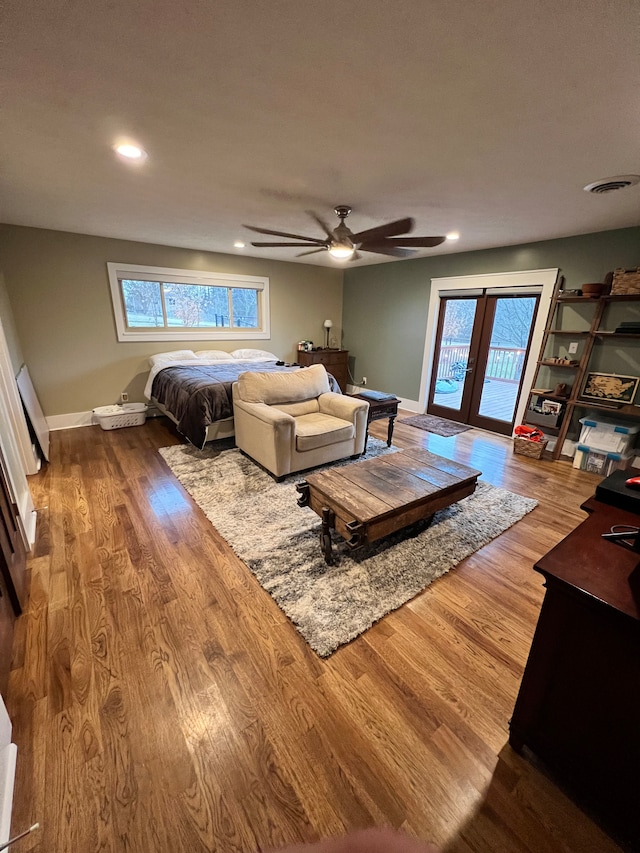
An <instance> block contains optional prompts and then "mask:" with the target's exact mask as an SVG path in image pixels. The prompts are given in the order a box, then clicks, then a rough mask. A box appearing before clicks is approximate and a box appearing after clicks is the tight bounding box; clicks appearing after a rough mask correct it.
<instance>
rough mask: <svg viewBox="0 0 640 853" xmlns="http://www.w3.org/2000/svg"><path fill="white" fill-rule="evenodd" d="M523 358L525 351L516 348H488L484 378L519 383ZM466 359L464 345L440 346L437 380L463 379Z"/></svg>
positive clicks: (466, 348)
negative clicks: (462, 370) (462, 373)
mask: <svg viewBox="0 0 640 853" xmlns="http://www.w3.org/2000/svg"><path fill="white" fill-rule="evenodd" d="M525 356H526V350H524V349H519V348H517V347H489V358H488V359H487V369H486V371H485V378H486V379H504V380H506V381H507V382H519V381H520V377H521V376H522V370H523V368H524V360H525ZM468 359H469V347H468V346H466V345H464V344H445V345H443V346H441V347H440V361H439V363H438V377H437V378H438V379H451V378H463V377H462V375H461V369H464V368H466V366H467V361H468ZM454 365H455V366H454Z"/></svg>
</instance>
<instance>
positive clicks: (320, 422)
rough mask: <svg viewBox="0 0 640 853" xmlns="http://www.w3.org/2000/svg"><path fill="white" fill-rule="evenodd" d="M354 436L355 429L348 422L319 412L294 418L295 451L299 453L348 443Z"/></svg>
mask: <svg viewBox="0 0 640 853" xmlns="http://www.w3.org/2000/svg"><path fill="white" fill-rule="evenodd" d="M355 434H356V431H355V428H354V426H353V424H352V423H349V421H343V420H341V419H340V418H334V417H333V416H332V415H324V414H322V413H321V412H318V413H317V414H312V415H300V417H298V418H296V450H297V451H299V452H300V453H304V451H305V450H315V449H316V448H318V447H327V446H328V445H329V444H337V443H338V442H339V441H349V440H350V439H353V437H354V436H355Z"/></svg>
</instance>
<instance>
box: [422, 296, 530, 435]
mask: <svg viewBox="0 0 640 853" xmlns="http://www.w3.org/2000/svg"><path fill="white" fill-rule="evenodd" d="M539 300H540V296H539V295H538V294H535V295H532V294H531V293H529V294H526V295H522V296H514V295H511V294H510V295H508V296H506V295H505V296H500V295H498V294H488V293H486V292H477V291H476V292H475V293H474V295H473V296H472V295H461V296H444V297H442V299H441V304H440V314H439V318H438V329H437V335H436V346H435V353H434V357H433V367H432V371H431V386H430V388H429V396H428V405H427V411H428V412H429V413H430V414H433V415H439V416H440V417H443V418H448V419H449V420H453V421H459V422H460V423H465V424H469V425H470V426H477V427H481V428H482V429H488V430H491V431H492V432H498V433H502V434H503V435H510V434H511V432H512V431H513V424H514V417H515V412H516V407H517V403H518V398H519V396H520V391H521V387H522V376H523V373H524V368H525V365H526V363H527V358H528V355H529V348H530V346H531V338H532V334H533V327H534V323H535V318H536V314H537V310H538V303H539Z"/></svg>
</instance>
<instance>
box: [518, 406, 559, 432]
mask: <svg viewBox="0 0 640 853" xmlns="http://www.w3.org/2000/svg"><path fill="white" fill-rule="evenodd" d="M563 417H564V411H560V412H557V413H553V414H551V413H547V412H536V410H535V409H527V415H526V419H525V420H526V422H527V423H528V424H537V425H538V426H541V427H553V428H554V429H555V428H556V427H559V426H560V424H561V423H562V418H563Z"/></svg>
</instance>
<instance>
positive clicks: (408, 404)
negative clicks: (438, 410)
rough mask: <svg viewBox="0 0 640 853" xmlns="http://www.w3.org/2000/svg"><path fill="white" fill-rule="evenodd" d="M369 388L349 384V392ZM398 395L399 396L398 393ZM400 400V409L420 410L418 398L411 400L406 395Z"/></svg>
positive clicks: (355, 392)
mask: <svg viewBox="0 0 640 853" xmlns="http://www.w3.org/2000/svg"><path fill="white" fill-rule="evenodd" d="M368 390H369V389H368V388H367V387H365V386H360V385H347V394H359V393H360V392H361V391H368ZM396 397H398V395H397V394H396ZM398 400H400V404H399V408H400V409H407V411H409V412H416V413H417V412H420V403H419V402H418V400H409V399H407V398H406V397H398Z"/></svg>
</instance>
